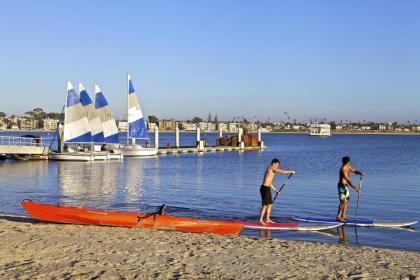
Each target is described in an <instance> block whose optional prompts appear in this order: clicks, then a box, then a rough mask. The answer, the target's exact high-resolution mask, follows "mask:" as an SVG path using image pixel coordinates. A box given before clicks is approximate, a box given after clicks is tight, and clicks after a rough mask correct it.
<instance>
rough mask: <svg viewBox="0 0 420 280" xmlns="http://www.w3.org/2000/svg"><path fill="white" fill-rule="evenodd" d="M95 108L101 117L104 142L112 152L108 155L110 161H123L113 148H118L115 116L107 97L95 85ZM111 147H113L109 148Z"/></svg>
mask: <svg viewBox="0 0 420 280" xmlns="http://www.w3.org/2000/svg"><path fill="white" fill-rule="evenodd" d="M95 108H96V111H97V114H98V116H99V120H100V122H101V125H102V129H103V137H104V140H103V142H104V143H105V144H108V145H107V146H108V147H107V150H108V151H110V152H111V154H109V155H108V159H121V158H122V157H123V155H122V154H121V153H120V152H118V150H116V149H114V147H113V146H118V144H119V139H118V127H117V124H116V123H115V119H114V116H113V114H112V110H111V107H110V106H109V104H108V101H107V100H106V98H105V95H104V94H103V92H102V91H101V89H100V88H99V86H98V85H96V84H95ZM109 145H111V147H110V146H109Z"/></svg>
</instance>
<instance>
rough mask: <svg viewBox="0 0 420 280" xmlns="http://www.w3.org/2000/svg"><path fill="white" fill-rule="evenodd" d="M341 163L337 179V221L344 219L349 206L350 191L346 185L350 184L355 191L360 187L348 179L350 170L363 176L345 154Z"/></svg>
mask: <svg viewBox="0 0 420 280" xmlns="http://www.w3.org/2000/svg"><path fill="white" fill-rule="evenodd" d="M342 161H343V165H342V166H341V168H340V179H339V180H338V185H337V188H338V198H339V199H340V205H339V206H338V211H337V217H336V219H337V221H342V222H343V221H345V220H346V219H347V217H346V211H347V207H348V206H349V200H350V193H349V189H348V186H351V187H352V188H353V189H354V190H355V191H356V192H358V193H359V192H360V188H359V187H357V186H356V185H355V184H354V183H353V182H352V181H351V180H350V172H352V173H354V174H357V175H360V176H363V173H362V172H359V171H357V170H356V169H354V168H353V167H352V166H351V164H350V157H348V156H345V157H343V159H342Z"/></svg>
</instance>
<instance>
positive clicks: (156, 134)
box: [155, 126, 159, 149]
mask: <svg viewBox="0 0 420 280" xmlns="http://www.w3.org/2000/svg"><path fill="white" fill-rule="evenodd" d="M155 148H156V149H158V148H159V127H158V126H155Z"/></svg>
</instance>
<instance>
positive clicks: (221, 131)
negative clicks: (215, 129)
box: [219, 127, 223, 138]
mask: <svg viewBox="0 0 420 280" xmlns="http://www.w3.org/2000/svg"><path fill="white" fill-rule="evenodd" d="M219 137H220V138H222V137H223V129H222V128H221V127H219Z"/></svg>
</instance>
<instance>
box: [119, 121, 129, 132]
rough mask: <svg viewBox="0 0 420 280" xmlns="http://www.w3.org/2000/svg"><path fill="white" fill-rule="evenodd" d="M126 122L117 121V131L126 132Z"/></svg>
mask: <svg viewBox="0 0 420 280" xmlns="http://www.w3.org/2000/svg"><path fill="white" fill-rule="evenodd" d="M127 129H128V122H127V121H118V131H127Z"/></svg>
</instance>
